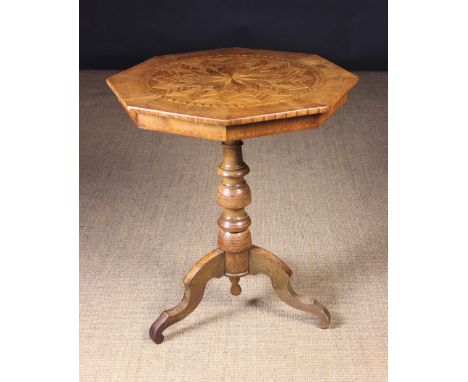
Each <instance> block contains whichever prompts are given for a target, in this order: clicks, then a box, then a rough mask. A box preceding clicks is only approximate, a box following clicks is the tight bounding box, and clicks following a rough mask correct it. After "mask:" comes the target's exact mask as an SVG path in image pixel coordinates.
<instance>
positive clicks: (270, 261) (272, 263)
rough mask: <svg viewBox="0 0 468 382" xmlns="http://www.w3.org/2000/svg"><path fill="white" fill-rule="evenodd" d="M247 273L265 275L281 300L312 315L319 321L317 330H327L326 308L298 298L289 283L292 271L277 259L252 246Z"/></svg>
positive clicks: (328, 314)
mask: <svg viewBox="0 0 468 382" xmlns="http://www.w3.org/2000/svg"><path fill="white" fill-rule="evenodd" d="M249 273H250V274H252V275H255V274H258V273H264V274H266V275H267V276H268V277H269V278H270V280H271V284H272V285H273V288H274V290H275V292H276V294H277V295H278V297H279V298H280V299H281V300H283V301H284V302H285V303H286V304H288V305H289V306H291V307H293V308H295V309H299V310H303V311H305V312H309V313H312V314H313V315H314V316H316V317H318V319H319V321H318V323H317V326H318V327H319V328H322V329H326V328H328V326H329V325H330V319H331V316H330V313H329V312H328V310H327V308H325V307H324V306H323V305H322V304H320V303H319V302H318V301H317V300H315V299H313V298H307V297H303V296H300V295H298V294H297V293H296V292H295V291H294V290H293V288H292V287H291V283H290V280H291V275H292V271H291V269H290V268H289V267H288V265H287V264H286V263H285V262H284V261H283V260H281V259H280V258H279V257H277V256H276V255H274V254H273V253H271V252H269V251H267V250H265V249H263V248H260V247H256V246H253V247H252V248H251V249H250V253H249Z"/></svg>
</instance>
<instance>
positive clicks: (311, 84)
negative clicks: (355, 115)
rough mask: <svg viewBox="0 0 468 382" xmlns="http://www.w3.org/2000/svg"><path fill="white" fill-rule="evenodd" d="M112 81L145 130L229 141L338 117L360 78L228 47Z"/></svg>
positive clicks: (303, 60)
mask: <svg viewBox="0 0 468 382" xmlns="http://www.w3.org/2000/svg"><path fill="white" fill-rule="evenodd" d="M107 83H108V84H109V86H110V87H111V89H112V90H113V91H114V93H115V94H116V96H117V98H118V99H119V101H120V103H121V104H122V105H123V106H124V108H125V109H126V110H127V112H128V113H129V115H130V117H131V118H132V120H133V121H134V122H135V124H136V125H137V126H138V127H140V128H144V129H149V130H155V131H162V132H167V133H172V134H180V135H186V136H193V137H199V138H206V139H212V140H223V141H226V140H236V139H245V138H252V137H255V136H261V135H269V134H279V133H284V132H289V131H297V130H301V129H307V128H314V127H318V126H319V125H320V123H321V122H323V121H324V120H325V119H326V118H324V119H321V118H310V117H313V116H316V117H317V116H318V115H322V114H323V115H331V114H333V113H334V111H336V109H337V105H338V104H340V102H341V101H342V100H343V99H345V98H346V94H347V93H348V92H349V91H350V90H351V88H352V87H353V86H354V85H355V84H356V83H357V77H356V76H354V75H353V74H351V73H349V72H347V71H346V70H344V69H342V68H340V67H338V66H336V65H334V64H333V63H331V62H329V61H327V60H325V59H323V58H321V57H319V56H317V55H310V54H301V53H290V52H278V51H267V50H257V49H244V48H227V49H215V50H211V51H202V52H193V53H185V54H176V55H166V56H158V57H153V58H151V59H149V60H147V61H145V62H143V63H141V64H139V65H136V66H134V67H132V68H130V69H127V70H125V71H123V72H121V73H118V74H116V75H114V76H112V77H110V78H108V79H107ZM304 116H308V117H309V118H310V119H308V120H307V122H306V119H301V120H300V121H301V123H298V122H297V120H296V119H297V118H298V117H304ZM277 120H281V121H283V123H282V124H281V127H280V126H279V125H278V124H275V123H274V122H275V121H277ZM294 120H296V121H294ZM304 122H306V123H304ZM270 125H271V126H270ZM230 127H232V128H230ZM244 127H245V128H244ZM256 130H258V133H256V132H255V131H256Z"/></svg>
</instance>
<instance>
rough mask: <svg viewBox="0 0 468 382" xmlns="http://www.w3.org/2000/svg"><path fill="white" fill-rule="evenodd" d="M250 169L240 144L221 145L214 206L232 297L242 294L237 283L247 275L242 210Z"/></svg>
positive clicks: (245, 219)
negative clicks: (218, 213) (218, 209)
mask: <svg viewBox="0 0 468 382" xmlns="http://www.w3.org/2000/svg"><path fill="white" fill-rule="evenodd" d="M249 171H250V169H249V166H247V165H246V164H245V163H244V161H243V160H242V141H228V142H223V161H222V162H221V164H220V165H219V167H218V171H217V172H218V175H219V176H221V177H222V178H221V183H220V184H219V186H218V190H217V194H216V202H217V203H218V204H219V205H220V206H221V207H223V212H222V214H221V216H220V217H219V219H218V226H219V234H218V247H219V248H220V249H221V250H223V251H224V252H225V253H226V256H225V259H226V260H225V261H226V264H225V265H226V276H228V277H229V279H230V280H231V284H232V285H231V293H232V294H233V295H235V296H237V295H239V294H240V293H241V291H242V289H241V287H240V286H239V279H240V277H242V276H245V275H247V274H248V273H249V249H250V248H251V247H252V237H251V235H250V231H249V226H250V217H249V215H248V214H247V212H246V211H245V209H244V208H245V207H246V206H248V205H249V204H250V201H251V194H250V188H249V186H248V184H247V182H246V181H245V179H244V176H245V175H247V174H248V173H249Z"/></svg>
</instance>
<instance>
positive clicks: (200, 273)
mask: <svg viewBox="0 0 468 382" xmlns="http://www.w3.org/2000/svg"><path fill="white" fill-rule="evenodd" d="M223 275H224V252H223V251H221V250H219V249H217V250H214V251H212V252H210V253H208V254H207V255H205V256H204V257H203V258H201V259H200V260H199V261H198V262H197V263H196V264H195V265H194V266H193V267H192V269H190V271H189V272H188V273H187V274H186V275H185V277H184V284H185V293H184V297H183V299H182V301H181V302H180V303H179V304H178V305H177V306H175V307H174V308H172V309H169V310H166V311H164V312H162V313H161V315H160V316H159V318H158V319H157V320H156V321H155V322H154V323H153V325H151V328H150V330H149V335H150V338H151V339H152V340H153V341H154V342H156V343H157V344H160V343H162V342H163V341H164V335H163V334H162V332H163V331H164V329H166V328H167V327H169V326H171V325H173V324H175V323H176V322H178V321H180V320H183V319H184V318H185V317H187V316H188V315H189V314H190V313H192V312H193V311H194V310H195V308H196V307H197V306H198V304H199V303H200V301H201V300H202V298H203V293H204V292H205V287H206V284H207V282H208V281H209V280H211V279H212V278H214V277H221V276H223Z"/></svg>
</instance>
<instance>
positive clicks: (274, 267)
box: [149, 246, 331, 344]
mask: <svg viewBox="0 0 468 382" xmlns="http://www.w3.org/2000/svg"><path fill="white" fill-rule="evenodd" d="M248 260H249V263H248V274H251V275H256V274H258V273H264V274H266V275H267V276H268V277H269V278H270V280H271V284H272V285H273V289H274V290H275V292H276V294H277V295H278V297H279V298H280V299H281V300H282V301H283V302H285V303H286V304H288V305H289V306H291V307H293V308H296V309H299V310H303V311H305V312H309V313H311V314H312V315H314V316H315V317H316V318H317V319H318V321H317V326H318V327H319V328H322V329H326V328H328V326H329V325H330V318H331V317H330V313H329V312H328V310H327V308H325V307H324V306H323V305H322V304H320V303H319V302H318V301H317V300H315V299H313V298H307V297H303V296H300V295H298V294H297V293H296V292H295V291H294V290H293V288H292V287H291V283H290V280H291V275H292V271H291V269H290V268H289V267H288V265H287V264H286V263H285V262H284V261H283V260H281V259H280V258H279V257H278V256H276V255H274V254H273V253H271V252H269V251H267V250H265V249H263V248H260V247H256V246H252V247H251V248H250V249H249V251H248ZM225 264H226V253H225V252H224V251H222V250H220V249H217V250H214V251H212V252H210V253H208V254H207V255H205V256H204V257H203V258H201V259H200V260H199V261H198V262H197V263H196V264H195V265H194V266H193V267H192V269H190V271H189V272H188V273H187V274H186V275H185V277H184V284H185V293H184V297H183V298H182V301H181V302H180V303H179V304H178V305H177V306H175V307H174V308H172V309H169V310H166V311H164V312H162V313H161V315H160V316H159V318H158V319H157V320H156V321H155V322H154V323H153V325H151V328H150V331H149V335H150V338H151V339H152V340H153V341H154V342H155V343H157V344H160V343H162V342H163V341H164V335H163V331H164V330H165V329H166V328H167V327H169V326H171V325H173V324H175V323H176V322H178V321H180V320H183V319H184V318H185V317H187V316H188V315H189V314H190V313H192V312H193V311H194V310H195V308H196V307H197V306H198V304H199V303H200V301H201V300H202V298H203V294H204V292H205V287H206V284H207V283H208V281H209V280H211V279H212V278H215V277H216V278H219V277H221V276H227V277H229V279H230V281H231V293H232V294H233V295H235V296H238V295H239V294H240V293H241V291H242V289H241V287H240V286H239V280H240V276H233V275H232V274H226V267H225Z"/></svg>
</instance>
